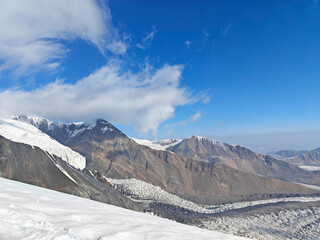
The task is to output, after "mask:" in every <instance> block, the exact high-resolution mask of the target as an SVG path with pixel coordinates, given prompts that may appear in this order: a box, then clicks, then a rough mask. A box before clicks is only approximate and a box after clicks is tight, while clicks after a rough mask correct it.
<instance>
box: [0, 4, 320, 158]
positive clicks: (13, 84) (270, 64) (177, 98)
mask: <svg viewBox="0 0 320 240" xmlns="http://www.w3.org/2000/svg"><path fill="white" fill-rule="evenodd" d="M13 2H15V1H13ZM16 2H19V1H18V0H16ZM29 2H30V3H29V5H30V4H31V5H32V3H33V1H32V0H30V1H29ZM48 2H51V1H48ZM57 2H58V3H57ZM57 2H56V3H55V2H54V1H53V2H52V3H50V4H53V5H50V4H48V6H45V5H46V3H45V2H44V4H43V6H41V7H42V8H43V9H46V8H47V7H50V8H51V9H52V8H53V9H54V7H55V6H54V4H58V7H60V8H58V7H57V11H59V10H58V9H61V7H62V8H63V7H66V9H69V6H68V4H72V2H73V1H70V2H68V1H67V3H66V2H65V1H57ZM1 4H5V3H1ZM73 4H77V5H78V8H77V11H78V14H73V15H72V14H70V15H67V19H69V20H70V21H69V22H72V23H73V22H76V23H78V24H71V23H70V24H69V25H67V26H65V24H66V23H65V21H62V20H65V19H66V16H65V15H63V14H61V15H60V13H59V12H56V14H55V16H56V18H57V19H55V22H50V20H44V23H43V25H41V24H35V25H34V24H33V25H32V26H33V28H34V29H35V30H34V32H33V35H31V34H30V36H28V38H26V37H25V34H22V33H23V32H22V33H21V35H17V37H16V36H14V37H12V34H11V32H10V31H14V30H15V29H17V30H16V32H19V31H20V29H21V28H20V27H19V26H20V25H21V24H22V23H21V22H19V21H18V20H14V21H13V20H12V19H17V18H14V17H12V16H15V15H16V14H18V13H20V11H23V9H22V8H21V5H20V7H19V8H20V9H17V10H15V8H14V7H13V8H11V10H10V11H12V12H10V11H9V10H7V11H6V13H7V14H6V15H5V17H2V19H1V17H0V22H1V21H2V22H4V21H6V22H7V23H9V24H6V25H9V26H10V23H11V21H12V22H13V26H12V27H11V28H10V29H13V30H10V29H9V26H8V27H7V28H3V30H2V32H0V34H1V33H2V35H5V36H6V35H7V36H8V37H7V38H5V37H2V38H3V39H1V37H0V90H1V93H0V99H1V101H2V105H1V103H0V106H1V107H2V109H5V111H3V112H6V113H8V112H10V110H13V111H15V113H17V111H19V112H21V111H26V113H32V114H38V115H44V116H45V117H48V118H50V119H53V120H59V121H66V122H68V121H80V120H89V119H90V118H98V117H103V118H106V119H108V120H110V121H111V122H113V123H114V124H115V125H117V126H118V127H119V128H120V129H121V130H123V131H124V132H125V133H126V134H127V135H129V136H135V137H140V138H149V139H153V138H159V139H160V138H171V137H177V138H184V137H187V136H190V135H193V134H195V135H202V136H207V137H211V138H217V139H219V140H222V141H228V142H231V143H240V144H243V145H245V146H248V147H250V148H252V149H253V150H256V151H260V152H266V151H269V150H277V146H278V149H281V148H292V149H301V148H306V149H311V148H315V147H319V145H320V143H319V142H320V121H319V119H320V111H319V105H320V95H319V90H320V81H319V80H320V79H319V76H320V66H319V63H320V44H319V43H320V5H319V4H320V3H318V1H314V0H309V1H308V0H306V1H302V0H301V1H299V0H297V1H279V0H277V1H226V0H223V1H222V0H221V1H218V0H217V1H129V0H109V1H108V2H103V1H102V4H101V2H94V1H85V0H81V1H79V2H74V3H73ZM82 5H83V7H82ZM6 7H7V8H6ZM15 7H16V8H17V7H18V5H17V6H15ZM1 9H3V10H0V13H1V11H5V10H6V9H9V8H8V6H2V8H1ZM12 9H13V10H12ZM43 9H40V10H41V11H43ZM31 12H32V11H31ZM97 14H98V15H97ZM2 15H3V14H2ZM35 15H36V14H35ZM19 16H21V13H20V15H19ZM22 16H24V15H22ZM81 16H83V17H81ZM97 16H99V17H97ZM59 17H61V19H58V18H59ZM20 18H23V17H20ZM27 18H28V19H32V18H33V15H31V16H29V15H26V19H27ZM44 18H45V19H46V16H44ZM8 19H9V20H11V21H9V20H8ZM83 19H85V20H83ZM35 20H39V19H37V18H35V19H34V21H35ZM34 21H30V23H34ZM25 22H27V23H25ZM57 22H58V24H56V25H58V26H59V28H57V27H56V25H54V24H53V23H57ZM67 22H68V21H67ZM23 24H28V21H24V22H23ZM81 24H82V25H81ZM24 27H28V26H27V25H25V26H24ZM30 27H31V25H30ZM44 28H45V29H46V30H45V31H44V30H43V29H44ZM47 29H49V30H50V31H49V30H47ZM83 29H85V30H83ZM8 32H9V33H10V34H8ZM24 38H26V39H25V41H24V44H25V45H26V46H27V44H28V43H30V42H31V43H32V44H33V45H34V47H35V50H36V51H35V53H38V52H37V51H38V47H39V46H38V45H37V44H38V43H39V39H40V40H41V41H42V40H43V41H44V43H45V46H46V48H43V49H42V47H43V46H42V45H41V49H40V47H39V54H44V57H43V58H41V59H38V58H35V57H34V56H33V55H31V53H29V52H26V50H23V52H22V51H21V50H20V49H30V47H29V48H23V47H21V43H20V42H21V41H20V40H21V39H24ZM8 39H9V40H10V44H9V43H8V42H9V40H8ZM15 41H16V42H15ZM41 43H42V42H41ZM13 44H16V45H14V46H13V50H12V51H14V52H16V54H15V55H13V54H12V53H11V52H10V51H9V50H8V46H10V47H12V45H13ZM25 45H23V46H25ZM33 45H32V46H33ZM28 46H29V45H28ZM11 49H12V48H11ZM51 49H54V51H51ZM15 50H16V51H15ZM19 51H20V52H19ZM1 52H2V53H1ZM39 54H37V56H39ZM21 59H22V60H21ZM29 59H31V62H30V60H29ZM20 60H21V61H20ZM33 60H34V63H33V62H32V61H33ZM17 62H18V63H17ZM88 76H91V77H88ZM113 76H117V77H116V79H118V80H117V81H118V82H117V83H110V81H111V80H110V79H112V78H113ZM57 79H58V81H60V82H59V83H58V82H57ZM107 79H109V80H107ZM146 79H147V80H146ZM168 79H169V80H168ZM79 81H83V82H84V83H83V84H80V83H79ZM107 82H108V83H107ZM48 84H49V85H48ZM50 84H51V85H50ZM52 84H53V85H52ZM99 84H102V85H103V86H105V88H103V87H102V88H101V89H100V90H99V86H100V85H99ZM89 85H90V86H91V87H88V91H87V94H86V91H85V89H86V87H85V86H89ZM92 85H93V86H94V87H92ZM110 89H112V90H110ZM122 89H123V90H124V93H122V94H121V90H122ZM44 92H50V94H48V93H46V94H45V93H44ZM147 93H150V94H149V95H148V94H147ZM59 94H61V96H60V97H59ZM124 94H126V95H128V96H129V97H130V96H131V98H129V97H128V98H127V99H126V98H125V97H124V96H123V95H124ZM35 95H37V96H41V97H34V96H35ZM84 95H85V96H86V97H85V98H84V100H79V101H78V103H79V104H78V105H77V101H76V100H75V99H80V98H81V96H84ZM141 95H146V96H145V98H142V97H141ZM147 95H148V96H147ZM54 96H55V97H57V99H56V98H55V97H54ZM64 96H68V97H66V98H65V99H64ZM96 96H100V97H99V98H98V97H96ZM30 99H31V100H30ZM70 99H71V100H70ZM86 99H88V100H87V101H89V102H90V104H86V103H87V102H83V103H81V101H85V100H86ZM92 99H93V100H92ZM149 100H150V104H145V103H141V102H142V101H149ZM5 101H6V102H5ZM113 101H114V102H113ZM39 102H40V103H42V102H43V104H42V105H41V104H40V103H39ZM59 102H61V103H60V104H61V107H59V106H60V105H59ZM50 103H52V105H55V104H56V108H58V110H57V109H55V108H54V107H52V108H50V107H48V105H51V104H50ZM124 103H127V104H124ZM162 103H163V104H162ZM24 104H25V105H28V106H23V105H24ZM29 105H32V106H33V107H30V106H29ZM34 105H37V106H36V107H34ZM83 105H85V106H84V107H83V108H84V109H90V111H89V110H87V111H86V110H81V106H83ZM116 105H121V106H120V107H117V106H116ZM90 106H93V107H92V108H90ZM70 109H79V110H77V111H76V110H74V111H73V110H70ZM92 109H93V110H92ZM84 112H85V113H84ZM64 116H66V117H64ZM311 135H312V137H311ZM297 139H298V141H297Z"/></svg>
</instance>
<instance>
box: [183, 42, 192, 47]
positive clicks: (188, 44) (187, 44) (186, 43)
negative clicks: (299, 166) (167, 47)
mask: <svg viewBox="0 0 320 240" xmlns="http://www.w3.org/2000/svg"><path fill="white" fill-rule="evenodd" d="M191 43H192V41H190V40H187V41H185V42H184V45H186V46H187V48H189V47H190V45H191Z"/></svg>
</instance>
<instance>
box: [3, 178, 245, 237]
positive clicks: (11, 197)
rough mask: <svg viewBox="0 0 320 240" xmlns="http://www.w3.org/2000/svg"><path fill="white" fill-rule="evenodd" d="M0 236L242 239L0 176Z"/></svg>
mask: <svg viewBox="0 0 320 240" xmlns="http://www.w3.org/2000/svg"><path fill="white" fill-rule="evenodd" d="M0 189H1V192H0V199H1V201H0V239H2V240H18V239H25V240H27V239H28V240H31V239H41V240H47V239H54V240H80V239H100V240H121V239H125V240H127V239H135V240H140V239H141V240H142V239H143V240H148V239H151V240H167V239H177V240H179V239H180V240H189V239H190V240H194V239H203V240H204V239H230V240H232V239H245V238H243V237H237V236H233V235H229V234H223V233H219V232H215V231H209V230H204V229H200V228H197V227H192V226H188V225H184V224H180V223H177V222H173V221H170V220H168V219H163V218H159V217H155V216H151V215H149V214H145V213H139V212H134V211H131V210H127V209H123V208H119V207H115V206H112V205H108V204H103V203H99V202H96V201H92V200H89V199H84V198H80V197H76V196H72V195H68V194H64V193H60V192H55V191H52V190H49V189H44V188H40V187H35V186H32V185H28V184H24V183H20V182H16V181H12V180H8V179H4V178H0Z"/></svg>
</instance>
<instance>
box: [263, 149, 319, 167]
mask: <svg viewBox="0 0 320 240" xmlns="http://www.w3.org/2000/svg"><path fill="white" fill-rule="evenodd" d="M268 155H271V156H274V157H276V158H279V159H282V160H284V161H287V162H289V163H294V164H298V165H308V166H320V148H316V149H313V150H310V151H306V150H301V151H293V150H282V151H278V152H271V153H269V154H268Z"/></svg>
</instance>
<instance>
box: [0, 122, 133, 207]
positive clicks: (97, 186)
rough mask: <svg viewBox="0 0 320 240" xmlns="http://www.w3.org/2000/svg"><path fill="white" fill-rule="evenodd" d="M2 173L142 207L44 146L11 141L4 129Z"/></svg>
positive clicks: (0, 144)
mask: <svg viewBox="0 0 320 240" xmlns="http://www.w3.org/2000/svg"><path fill="white" fill-rule="evenodd" d="M11 127H12V126H11ZM11 130H12V128H11ZM19 130H21V129H19ZM28 134H30V132H29V133H28ZM70 151H71V150H70ZM0 176H1V177H5V178H8V179H13V180H17V181H20V182H25V183H30V184H33V185H37V186H41V187H45V188H50V189H53V190H57V191H60V192H65V193H70V194H73V195H77V196H81V197H85V198H90V199H93V200H97V201H100V202H104V203H110V204H113V205H116V206H120V207H125V208H129V209H136V210H138V209H139V207H137V206H136V205H135V204H134V203H133V202H132V201H131V200H129V199H128V198H126V197H124V196H123V195H122V194H120V193H118V192H116V191H114V190H113V189H112V188H111V187H110V186H108V185H106V184H103V183H101V182H99V181H97V180H95V179H94V178H92V177H89V176H88V175H86V174H84V173H82V172H81V171H79V170H78V169H76V168H74V167H73V166H71V165H70V164H68V163H67V162H66V161H65V160H63V159H62V158H60V157H57V156H56V155H54V154H52V153H50V152H48V151H45V150H43V149H41V148H40V147H37V146H32V145H28V144H25V143H18V142H14V141H11V140H9V139H7V138H5V137H3V136H1V133H0Z"/></svg>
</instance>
